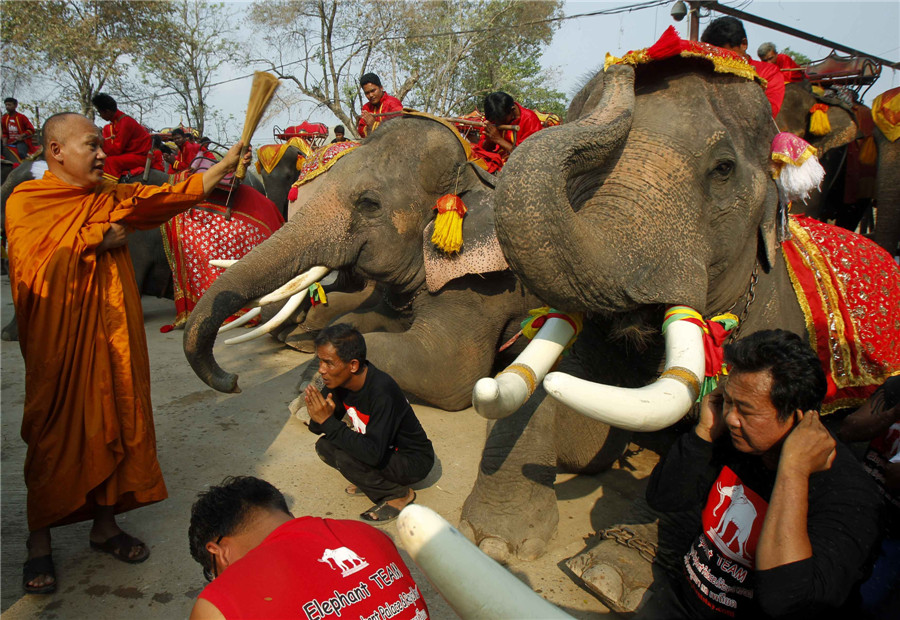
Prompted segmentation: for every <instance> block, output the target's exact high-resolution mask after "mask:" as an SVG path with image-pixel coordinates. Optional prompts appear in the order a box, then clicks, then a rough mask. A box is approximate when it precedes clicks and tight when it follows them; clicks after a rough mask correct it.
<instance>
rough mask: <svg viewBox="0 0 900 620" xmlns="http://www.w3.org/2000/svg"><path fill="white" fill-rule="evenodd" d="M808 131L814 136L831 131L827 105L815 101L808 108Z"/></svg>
mask: <svg viewBox="0 0 900 620" xmlns="http://www.w3.org/2000/svg"><path fill="white" fill-rule="evenodd" d="M809 112H810V117H809V133H811V134H812V135H814V136H824V135H826V134H828V133H830V132H831V123H830V122H829V121H828V106H827V105H825V104H824V103H817V104H815V105H814V106H813V107H811V108H810V109H809Z"/></svg>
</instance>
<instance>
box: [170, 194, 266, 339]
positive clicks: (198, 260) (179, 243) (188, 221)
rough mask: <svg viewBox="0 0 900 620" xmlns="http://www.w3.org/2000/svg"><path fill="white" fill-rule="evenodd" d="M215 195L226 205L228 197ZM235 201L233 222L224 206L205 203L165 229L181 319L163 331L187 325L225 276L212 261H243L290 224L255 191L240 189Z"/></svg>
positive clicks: (184, 214)
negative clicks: (198, 307)
mask: <svg viewBox="0 0 900 620" xmlns="http://www.w3.org/2000/svg"><path fill="white" fill-rule="evenodd" d="M215 193H219V194H220V195H221V196H222V197H223V201H224V196H225V195H226V194H225V192H219V190H215V192H214V194H215ZM231 200H232V205H234V207H235V208H234V211H233V212H232V214H231V219H230V220H226V219H225V207H224V206H222V205H218V204H215V203H212V202H201V203H199V204H198V205H196V206H194V207H192V208H191V209H189V210H188V211H185V212H184V213H181V214H179V215H176V216H175V217H173V218H172V219H171V220H169V221H168V222H166V224H165V225H164V226H163V243H164V245H165V249H166V256H167V257H168V259H169V266H170V267H171V268H172V276H173V278H174V280H175V312H176V316H175V322H174V323H173V324H172V325H167V326H165V327H164V328H162V331H169V330H171V329H173V328H175V327H180V326H181V325H184V323H185V322H186V321H187V319H188V316H189V315H190V313H191V311H192V310H193V309H194V306H196V305H197V302H198V301H200V297H201V296H202V295H203V293H205V292H206V289H208V288H209V287H210V286H212V283H213V282H215V281H216V278H218V277H219V274H221V273H222V272H223V271H224V269H220V268H219V267H212V266H210V264H209V261H211V260H229V259H230V260H237V259H240V258H242V257H243V256H244V255H245V254H246V253H247V252H249V251H250V250H251V249H253V248H254V247H255V246H256V245H258V244H260V243H262V242H263V241H265V240H266V239H268V238H269V237H270V236H271V235H272V233H274V232H275V231H276V230H278V229H279V228H281V225H282V224H284V219H283V218H282V217H281V214H280V213H279V212H278V209H277V208H276V207H275V205H274V203H273V202H272V201H271V200H269V199H268V198H266V197H265V196H263V195H262V194H260V193H259V192H258V191H256V190H255V189H253V188H252V187H247V186H246V185H239V186H238V187H237V188H235V189H234V191H233V192H232V195H231ZM239 314H242V313H238V314H236V315H235V316H234V317H232V319H233V318H236V317H237V316H238V315H239Z"/></svg>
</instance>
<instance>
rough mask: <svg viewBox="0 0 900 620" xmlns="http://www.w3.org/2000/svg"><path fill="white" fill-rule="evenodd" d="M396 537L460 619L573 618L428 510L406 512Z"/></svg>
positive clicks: (412, 507) (416, 507) (414, 508)
mask: <svg viewBox="0 0 900 620" xmlns="http://www.w3.org/2000/svg"><path fill="white" fill-rule="evenodd" d="M397 532H398V534H399V536H400V542H401V544H402V545H403V547H404V549H406V551H407V552H408V553H409V555H410V556H411V557H412V559H413V561H414V562H415V563H416V564H418V565H419V568H421V569H422V570H423V571H424V572H425V574H426V575H427V576H428V579H429V581H431V583H433V584H434V586H435V587H436V588H437V589H438V592H440V593H441V596H443V597H444V598H445V599H446V600H447V602H448V603H450V606H451V607H452V608H453V610H454V611H455V612H456V613H457V614H458V615H459V617H460V618H523V619H525V618H571V616H569V615H567V614H566V613H564V612H563V611H562V610H561V609H559V608H558V607H556V606H555V605H552V604H550V603H548V602H547V601H545V600H544V599H542V598H541V597H540V596H538V595H537V594H535V593H534V591H533V590H532V589H531V588H529V587H528V586H526V585H525V584H524V583H522V582H521V581H519V579H518V578H516V577H515V576H514V575H513V574H512V573H510V572H509V571H507V570H506V569H505V568H503V567H502V566H500V564H498V563H497V562H495V561H494V560H492V559H491V558H489V557H488V556H487V555H485V554H484V553H483V552H482V551H481V550H480V549H478V548H477V547H476V546H475V545H473V544H472V543H471V542H469V540H468V539H466V537H465V536H463V535H462V534H460V533H459V530H457V529H456V528H454V527H453V526H451V525H450V524H449V523H447V521H446V520H444V518H443V517H441V516H440V515H439V514H437V513H436V512H434V511H433V510H431V509H430V508H426V507H425V506H419V505H417V504H410V505H409V506H407V507H406V508H404V509H403V511H402V512H401V513H400V517H399V518H398V520H397Z"/></svg>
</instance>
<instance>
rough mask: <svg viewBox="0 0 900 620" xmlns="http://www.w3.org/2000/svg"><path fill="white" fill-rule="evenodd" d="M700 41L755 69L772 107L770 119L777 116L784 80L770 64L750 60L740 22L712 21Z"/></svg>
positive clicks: (729, 20) (745, 36)
mask: <svg viewBox="0 0 900 620" xmlns="http://www.w3.org/2000/svg"><path fill="white" fill-rule="evenodd" d="M700 40H701V41H703V42H704V43H709V44H710V45H715V46H717V47H721V48H723V49H726V50H729V51H732V52H735V53H736V54H740V55H741V56H743V57H744V60H746V61H747V63H748V64H749V65H750V66H751V67H753V68H754V69H756V73H757V74H758V75H759V77H761V78H762V79H764V80H765V81H766V98H767V99H768V100H769V104H770V105H771V106H772V118H774V117H776V116H778V111H779V110H780V109H781V104H782V103H784V82H785V78H784V76H782V75H781V69H779V68H778V67H776V66H775V65H773V64H772V63H770V62H762V61H759V60H753V59H752V58H750V55H749V54H747V33H746V32H745V31H744V24H742V23H741V20H739V19H736V18H734V17H730V16H725V17H719V18H717V19H714V20H713V21H711V22H710V23H709V26H707V27H706V30H704V31H703V35H702V36H701V37H700Z"/></svg>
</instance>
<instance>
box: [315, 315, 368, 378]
mask: <svg viewBox="0 0 900 620" xmlns="http://www.w3.org/2000/svg"><path fill="white" fill-rule="evenodd" d="M315 344H316V347H321V346H324V345H326V344H330V345H331V346H333V347H334V350H335V351H337V355H338V357H339V358H341V361H342V362H344V363H345V364H349V363H350V362H351V361H353V360H359V369H360V370H362V369H363V368H364V367H365V365H366V339H365V338H363V335H362V334H361V333H359V330H357V329H356V328H355V327H351V326H350V325H347V324H346V323H336V324H335V325H329V326H328V327H326V328H325V329H323V330H322V331H320V332H319V334H318V335H317V336H316V341H315Z"/></svg>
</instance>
